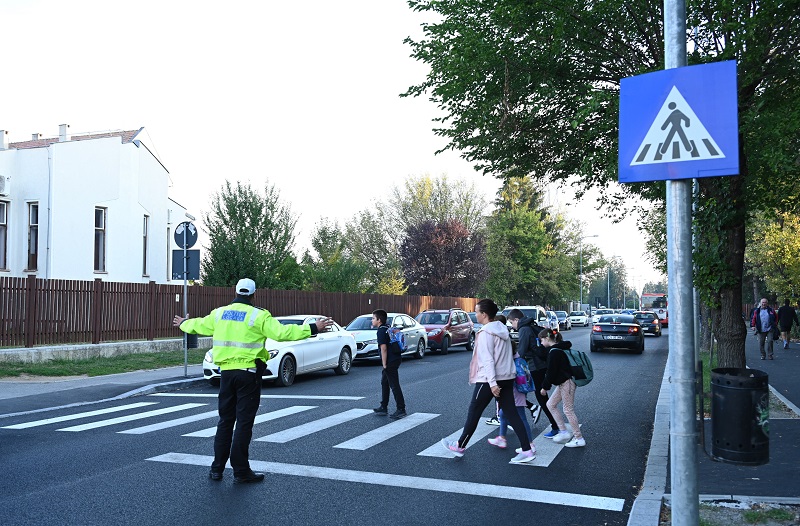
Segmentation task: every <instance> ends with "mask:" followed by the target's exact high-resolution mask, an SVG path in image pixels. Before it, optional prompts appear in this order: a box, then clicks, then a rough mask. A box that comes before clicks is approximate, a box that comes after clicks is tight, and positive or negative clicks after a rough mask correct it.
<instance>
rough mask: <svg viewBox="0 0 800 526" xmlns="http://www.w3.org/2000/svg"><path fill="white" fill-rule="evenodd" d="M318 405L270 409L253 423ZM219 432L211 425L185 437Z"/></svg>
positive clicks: (211, 435) (212, 434) (201, 436)
mask: <svg viewBox="0 0 800 526" xmlns="http://www.w3.org/2000/svg"><path fill="white" fill-rule="evenodd" d="M316 407H317V406H315V405H295V406H292V407H287V408H284V409H279V410H277V411H270V412H269V413H264V414H262V415H258V416H256V418H255V420H254V421H253V424H254V425H255V424H261V423H262V422H269V421H270V420H275V419H278V418H282V417H284V416H289V415H293V414H295V413H302V412H303V411H308V410H309V409H315V408H316ZM216 434H217V428H216V426H214V427H209V428H207V429H201V430H200V431H195V432H194V433H186V434H185V435H181V436H185V437H200V438H208V437H213V436H214V435H216Z"/></svg>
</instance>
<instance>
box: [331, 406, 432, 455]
mask: <svg viewBox="0 0 800 526" xmlns="http://www.w3.org/2000/svg"><path fill="white" fill-rule="evenodd" d="M437 416H439V415H438V414H434V413H412V414H410V415H408V416H407V417H405V418H403V419H401V420H395V421H394V422H391V423H389V424H386V425H383V426H381V427H379V428H378V429H373V430H372V431H370V432H368V433H364V434H363V435H360V436H357V437H355V438H353V439H351V440H348V441H346V442H342V443H341V444H337V445H335V446H333V447H338V448H342V449H355V450H358V451H364V450H365V449H369V448H371V447H372V446H375V445H377V444H380V443H381V442H384V441H386V440H388V439H390V438H393V437H396V436H397V435H399V434H400V433H404V432H406V431H408V430H409V429H414V428H415V427H417V426H418V425H420V424H424V423H425V422H427V421H428V420H433V419H434V418H436V417H437Z"/></svg>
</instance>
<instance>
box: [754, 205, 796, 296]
mask: <svg viewBox="0 0 800 526" xmlns="http://www.w3.org/2000/svg"><path fill="white" fill-rule="evenodd" d="M753 225H754V228H753V229H752V230H751V232H750V239H749V241H748V244H747V251H746V253H745V257H746V259H747V262H748V266H749V268H750V269H751V272H752V273H753V274H754V275H755V277H757V278H760V279H762V280H763V281H764V283H765V284H766V286H767V288H768V289H769V290H770V291H771V292H772V293H774V294H775V295H777V296H779V297H786V298H791V299H797V298H798V296H800V236H798V234H800V218H799V217H798V216H797V215H795V214H790V213H780V214H778V217H777V218H776V219H768V218H753Z"/></svg>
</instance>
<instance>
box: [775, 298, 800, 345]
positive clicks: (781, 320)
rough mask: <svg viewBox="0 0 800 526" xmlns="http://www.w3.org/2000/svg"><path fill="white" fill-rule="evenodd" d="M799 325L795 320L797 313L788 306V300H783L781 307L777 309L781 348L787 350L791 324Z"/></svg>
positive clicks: (799, 322)
mask: <svg viewBox="0 0 800 526" xmlns="http://www.w3.org/2000/svg"><path fill="white" fill-rule="evenodd" d="M793 323H796V324H798V325H800V321H798V319H797V312H795V310H794V309H793V308H792V307H790V306H789V300H784V302H783V307H781V308H780V309H778V327H780V329H781V338H782V339H783V348H784V349H788V348H789V333H790V332H791V331H792V324H793Z"/></svg>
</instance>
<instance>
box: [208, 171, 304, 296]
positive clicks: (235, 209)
mask: <svg viewBox="0 0 800 526" xmlns="http://www.w3.org/2000/svg"><path fill="white" fill-rule="evenodd" d="M203 222H204V223H205V225H206V227H207V229H208V235H209V238H210V242H209V246H208V247H206V253H205V257H204V258H203V260H202V262H201V279H202V282H203V284H204V285H209V286H217V287H229V286H230V287H232V286H234V285H235V284H236V282H237V281H238V280H239V279H240V278H243V277H249V278H252V279H253V280H254V281H255V282H256V286H257V287H259V288H270V289H290V288H297V285H298V283H297V281H298V280H297V269H298V267H297V261H296V260H295V257H294V255H293V254H292V246H293V245H294V239H295V238H294V231H295V225H296V224H297V218H296V217H295V216H294V214H293V213H292V211H291V209H290V207H289V206H288V205H285V204H283V203H282V202H281V199H280V193H279V192H278V190H277V189H276V188H275V187H274V185H271V184H266V185H265V187H264V193H263V195H262V194H259V193H258V192H257V191H256V190H254V189H253V188H252V187H251V186H250V185H249V184H243V183H241V182H236V184H231V182H230V181H225V184H224V185H223V187H222V189H220V190H219V191H218V192H216V193H214V194H213V195H212V197H211V211H210V212H209V213H207V214H203Z"/></svg>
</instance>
